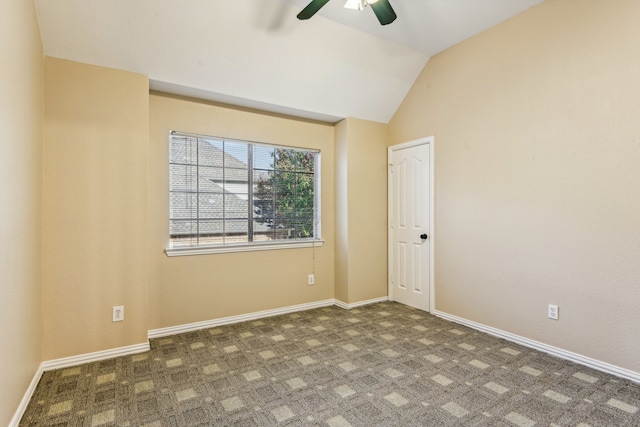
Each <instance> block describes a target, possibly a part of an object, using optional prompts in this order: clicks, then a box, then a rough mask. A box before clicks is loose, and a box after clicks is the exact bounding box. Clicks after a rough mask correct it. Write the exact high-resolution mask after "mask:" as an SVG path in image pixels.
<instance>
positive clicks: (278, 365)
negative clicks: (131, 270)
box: [20, 302, 640, 427]
mask: <svg viewBox="0 0 640 427" xmlns="http://www.w3.org/2000/svg"><path fill="white" fill-rule="evenodd" d="M639 408H640V384H635V383H633V382H630V381H626V380H623V379H620V378H616V377H613V376H610V375H607V374H604V373H601V372H598V371H594V370H591V369H589V368H585V367H583V366H579V365H576V364H573V363H569V362H565V361H563V360H559V359H556V358H554V357H551V356H548V355H545V354H542V353H540V352H537V351H533V350H530V349H527V348H524V347H521V346H518V345H516V344H513V343H510V342H507V341H504V340H502V339H499V338H495V337H492V336H489V335H486V334H483V333H480V332H477V331H474V330H472V329H469V328H466V327H463V326H460V325H457V324H455V323H450V322H448V321H445V320H442V319H439V318H437V317H434V316H432V315H430V314H428V313H425V312H421V311H418V310H415V309H412V308H410V307H406V306H403V305H400V304H396V303H391V302H385V303H379V304H372V305H369V306H364V307H361V308H358V309H352V310H343V309H341V308H338V307H327V308H321V309H316V310H310V311H306V312H300V313H294V314H287V315H281V316H277V317H270V318H266V319H263V320H259V321H252V322H245V323H240V324H235V325H229V326H222V327H217V328H213V329H207V330H202V331H198V332H191V333H185V334H181V335H175V336H171V337H165V338H158V339H154V340H152V341H151V351H150V352H148V353H143V354H139V355H134V356H126V357H119V358H115V359H111V360H106V361H102V362H95V363H89V364H85V365H81V366H77V367H73V368H66V369H60V370H57V371H52V372H47V373H45V374H44V375H43V377H42V379H41V380H40V383H39V385H38V387H37V389H36V391H35V394H34V395H33V398H32V399H31V403H30V404H29V406H28V408H27V410H26V412H25V414H24V416H23V419H22V421H21V424H20V425H21V426H74V427H75V426H93V427H95V426H146V427H160V426H275V425H282V426H330V427H348V426H369V427H370V426H519V427H528V426H580V427H587V426H592V427H597V426H640V409H639Z"/></svg>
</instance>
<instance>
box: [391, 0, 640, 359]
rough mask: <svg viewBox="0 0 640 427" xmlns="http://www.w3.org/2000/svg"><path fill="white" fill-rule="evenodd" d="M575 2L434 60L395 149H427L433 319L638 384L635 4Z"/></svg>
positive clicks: (534, 13)
mask: <svg viewBox="0 0 640 427" xmlns="http://www.w3.org/2000/svg"><path fill="white" fill-rule="evenodd" d="M579 3H580V4H579V5H578V4H577V2H575V1H568V0H546V1H545V2H544V3H543V4H541V5H539V6H537V7H535V8H533V9H531V10H529V11H528V12H525V13H524V14H522V15H519V16H517V17H515V18H513V19H511V20H509V21H507V22H505V23H503V24H501V25H499V26H497V27H494V28H492V29H490V30H488V31H486V32H484V33H482V34H480V35H478V36H476V37H473V38H472V39H469V40H467V41H465V42H463V43H461V44H460V45H458V46H455V47H453V48H451V49H449V50H448V51H446V52H444V53H442V54H439V55H437V56H435V57H434V58H432V59H431V60H430V61H429V63H428V64H427V66H426V67H425V69H424V71H423V72H422V74H421V75H420V77H419V78H418V80H417V81H416V83H415V85H414V87H413V89H412V90H411V92H410V93H409V95H408V96H407V98H406V99H405V101H404V103H403V104H402V106H401V108H400V109H399V111H398V112H397V114H396V116H395V117H394V119H393V121H392V123H391V129H392V135H393V142H395V143H397V142H403V141H408V140H412V139H416V138H418V137H423V136H428V135H434V136H435V141H436V146H435V147H436V152H435V155H436V164H435V168H436V170H435V179H436V183H435V191H436V195H435V197H436V200H435V203H436V206H435V210H436V212H435V215H436V217H435V233H436V234H437V240H436V248H435V251H436V252H435V267H436V270H435V274H436V276H435V282H436V283H435V285H436V288H435V292H436V309H437V310H441V311H444V312H447V313H450V314H453V315H456V316H460V317H462V318H466V319H470V320H473V321H475V322H479V323H482V324H485V325H489V326H492V327H495V328H499V329H502V330H505V331H509V332H512V333H515V334H518V335H521V336H524V337H527V338H530V339H533V340H537V341H541V342H544V343H547V344H550V345H553V346H557V347H559V348H563V349H566V350H570V351H573V352H576V353H578V354H582V355H585V356H588V357H591V358H594V359H597V360H601V361H604V362H608V363H611V364H613V365H617V366H620V367H623V368H627V369H630V370H632V371H635V372H640V358H638V354H640V340H639V339H638V325H640V286H638V284H639V283H640V262H639V261H638V260H640V243H639V242H640V226H639V223H638V218H640V173H638V165H640V120H638V112H640V96H639V94H640V78H639V70H640V50H638V40H640V26H639V25H638V21H637V17H638V16H640V2H637V1H636V0H627V1H624V0H619V1H615V2H603V1H600V0H589V1H587V0H585V1H581V2H579ZM548 304H558V305H559V307H560V320H559V321H553V320H549V319H547V316H546V313H547V305H548Z"/></svg>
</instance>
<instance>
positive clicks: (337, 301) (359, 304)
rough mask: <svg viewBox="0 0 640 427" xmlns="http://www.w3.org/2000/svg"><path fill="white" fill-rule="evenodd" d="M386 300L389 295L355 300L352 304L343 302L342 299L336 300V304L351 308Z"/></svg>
mask: <svg viewBox="0 0 640 427" xmlns="http://www.w3.org/2000/svg"><path fill="white" fill-rule="evenodd" d="M385 301H389V297H380V298H373V299H369V300H366V301H359V302H353V303H351V304H347V303H346V302H342V301H340V300H335V305H337V306H338V307H340V308H344V309H345V310H351V309H352V308H356V307H361V306H363V305H369V304H375V303H377V302H385Z"/></svg>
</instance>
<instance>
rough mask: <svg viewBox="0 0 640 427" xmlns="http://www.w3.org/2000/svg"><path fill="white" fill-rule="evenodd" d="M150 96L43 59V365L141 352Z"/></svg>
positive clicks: (100, 71) (138, 85)
mask: <svg viewBox="0 0 640 427" xmlns="http://www.w3.org/2000/svg"><path fill="white" fill-rule="evenodd" d="M148 90H149V89H148V81H147V78H146V77H144V76H141V75H138V74H133V73H128V72H124V71H117V70H112V69H107V68H102V67H95V66H91V65H85V64H79V63H76V62H70V61H64V60H60V59H54V58H47V59H46V62H45V128H44V129H45V132H44V249H43V256H44V264H43V265H44V270H43V274H44V277H43V303H44V307H43V316H44V351H43V359H44V360H51V359H56V358H61V357H68V356H74V355H79V354H84V353H90V352H95V351H100V350H106V349H112V348H117V347H123V346H127V345H133V344H140V343H144V342H146V338H147V323H148V313H147V303H148V301H147V244H146V243H147V163H148V139H149V133H148V127H149V125H148V123H149V107H148V106H149V104H148ZM114 305H124V306H125V320H124V322H119V323H112V322H111V308H112V306H114Z"/></svg>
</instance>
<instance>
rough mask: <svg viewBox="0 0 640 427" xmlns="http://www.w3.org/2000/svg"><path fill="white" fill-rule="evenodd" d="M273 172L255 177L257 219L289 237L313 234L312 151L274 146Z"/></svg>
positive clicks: (308, 236) (313, 156)
mask: <svg viewBox="0 0 640 427" xmlns="http://www.w3.org/2000/svg"><path fill="white" fill-rule="evenodd" d="M272 160H273V161H272V164H271V167H272V168H273V172H272V173H270V174H268V175H267V177H261V178H259V179H258V180H256V187H255V193H254V195H255V198H256V200H255V202H254V203H255V204H256V206H258V208H259V210H260V217H261V220H263V221H267V222H269V223H270V224H272V226H273V227H275V228H276V229H285V230H288V233H289V237H293V238H310V237H315V236H314V205H315V203H314V202H315V191H314V169H315V160H316V153H314V152H310V151H299V150H292V149H285V148H277V149H275V150H274V151H273V153H272Z"/></svg>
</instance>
